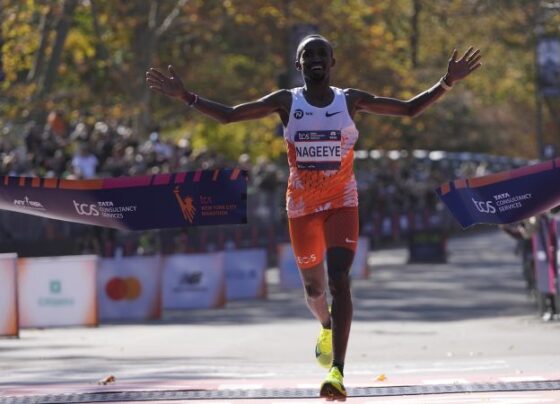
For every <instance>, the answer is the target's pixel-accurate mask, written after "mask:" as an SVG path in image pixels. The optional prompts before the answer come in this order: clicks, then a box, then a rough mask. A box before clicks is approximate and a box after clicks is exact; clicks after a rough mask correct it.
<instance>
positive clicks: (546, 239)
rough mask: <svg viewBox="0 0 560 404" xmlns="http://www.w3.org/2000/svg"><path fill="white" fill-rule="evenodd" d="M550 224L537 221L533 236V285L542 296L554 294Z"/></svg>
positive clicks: (540, 220) (554, 277)
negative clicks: (537, 224)
mask: <svg viewBox="0 0 560 404" xmlns="http://www.w3.org/2000/svg"><path fill="white" fill-rule="evenodd" d="M550 230H551V229H550V223H549V222H548V220H545V219H544V218H542V217H541V218H540V219H539V226H538V228H537V231H536V232H535V234H533V239H532V241H533V259H534V261H535V284H536V288H537V290H538V291H539V292H540V293H542V294H556V286H555V282H556V273H555V272H556V271H555V268H554V260H553V259H552V258H553V257H552V254H553V251H554V249H553V248H552V247H553V246H552V240H551V234H550Z"/></svg>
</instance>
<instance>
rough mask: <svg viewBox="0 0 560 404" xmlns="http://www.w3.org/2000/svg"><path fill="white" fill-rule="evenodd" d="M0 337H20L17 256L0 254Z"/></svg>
mask: <svg viewBox="0 0 560 404" xmlns="http://www.w3.org/2000/svg"><path fill="white" fill-rule="evenodd" d="M0 335H5V336H11V337H17V336H19V316H18V308H17V254H0Z"/></svg>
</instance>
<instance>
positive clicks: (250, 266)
mask: <svg viewBox="0 0 560 404" xmlns="http://www.w3.org/2000/svg"><path fill="white" fill-rule="evenodd" d="M224 265H225V277H226V299H227V300H228V301H229V300H241V299H264V298H266V279H265V271H266V266H267V256H266V250H264V249H250V250H237V251H235V250H234V251H227V252H225V253H224Z"/></svg>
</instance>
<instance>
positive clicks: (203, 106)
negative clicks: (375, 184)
mask: <svg viewBox="0 0 560 404" xmlns="http://www.w3.org/2000/svg"><path fill="white" fill-rule="evenodd" d="M480 58H481V55H480V51H479V50H474V49H473V48H472V47H471V48H469V49H468V50H467V51H466V52H465V54H464V55H463V56H462V57H461V58H460V59H457V50H454V51H453V54H452V55H451V58H450V59H449V64H448V68H447V74H446V75H445V76H444V77H442V78H441V79H440V80H439V81H438V83H437V84H435V85H434V86H433V87H432V88H430V89H429V90H427V91H424V92H423V93H421V94H418V95H417V96H415V97H414V98H412V99H410V100H407V101H401V100H397V99H393V98H386V97H378V96H375V95H373V94H370V93H368V92H365V91H362V90H357V89H353V88H348V89H344V90H342V89H339V88H335V87H331V86H330V85H329V83H330V72H331V68H332V67H334V65H335V59H334V55H333V48H332V46H331V44H330V43H329V41H328V40H327V39H325V38H324V37H323V36H320V35H310V36H308V37H306V38H304V39H303V40H302V41H301V42H300V44H299V46H298V48H297V54H296V61H295V67H296V69H297V70H299V71H301V73H302V74H303V78H304V81H305V85H304V86H303V87H300V88H294V89H291V90H287V89H284V90H278V91H275V92H273V93H271V94H268V95H266V96H264V97H262V98H261V99H259V100H256V101H251V102H247V103H244V104H240V105H236V106H233V107H232V106H227V105H223V104H221V103H218V102H216V101H211V100H208V99H205V98H202V97H199V96H198V95H197V94H195V93H194V92H192V91H190V90H187V89H186V88H185V87H184V85H183V82H182V80H181V79H180V78H179V77H178V76H177V74H176V73H175V70H174V69H173V67H172V66H169V67H168V71H169V76H168V75H165V74H163V73H162V72H160V71H158V70H156V69H153V68H151V69H149V70H148V72H147V73H146V81H147V84H148V86H149V87H150V88H151V89H152V90H154V91H157V92H159V93H162V94H164V95H167V96H169V97H174V98H178V99H181V100H182V101H184V102H185V103H186V104H187V105H189V106H191V107H192V108H195V109H196V110H198V111H199V112H201V113H203V114H205V115H208V116H209V117H211V118H213V119H215V120H217V121H219V122H221V123H224V124H227V123H231V122H239V121H244V120H250V119H258V118H263V117H265V116H268V115H270V114H273V113H275V114H278V116H279V117H280V119H281V121H282V123H283V125H284V139H285V141H286V146H287V151H288V163H289V169H290V175H289V179H288V190H287V193H286V201H287V211H288V219H289V220H288V221H289V228H290V239H291V243H292V247H293V250H294V254H295V256H296V260H297V264H298V267H299V270H300V273H301V277H302V280H303V285H304V289H305V297H306V301H307V304H308V306H309V308H310V310H311V312H312V313H313V315H314V316H315V317H316V318H317V319H318V320H319V322H320V323H321V325H322V329H321V332H320V335H319V338H318V340H317V344H316V347H315V352H316V356H317V358H318V359H323V358H325V357H327V358H329V359H330V357H331V355H332V361H330V360H328V361H326V365H327V366H328V367H329V368H330V370H329V373H328V375H327V377H326V379H325V380H324V382H323V383H322V385H321V389H320V395H321V397H325V398H327V399H331V400H332V399H335V400H345V398H346V390H345V388H344V384H343V374H344V358H345V356H346V347H347V344H348V337H349V333H350V324H351V322H352V298H351V293H350V274H349V272H350V266H351V265H352V260H353V259H354V252H355V250H356V245H357V240H358V193H357V187H356V179H355V177H354V172H353V159H354V152H353V147H354V144H355V143H356V140H357V139H358V131H357V129H356V126H355V125H354V121H353V117H354V115H355V114H356V113H357V112H369V113H375V114H381V115H397V116H410V117H414V116H417V115H418V114H420V113H421V112H422V111H424V110H425V109H426V108H427V107H428V106H430V105H431V104H433V103H434V102H435V101H436V100H437V99H438V98H440V97H441V96H442V95H443V94H444V93H445V92H446V91H448V90H450V89H451V88H452V86H453V85H454V84H455V82H457V81H459V80H461V79H463V78H465V77H466V76H468V75H469V74H470V73H471V72H473V71H474V70H475V69H477V68H478V67H479V66H480ZM325 253H326V259H327V268H328V270H327V275H328V276H327V277H328V288H329V291H330V293H331V296H332V306H331V310H330V312H329V307H328V303H327V293H326V288H327V281H326V279H325V267H324V263H323V261H324V260H323V257H324V256H325ZM321 362H322V364H323V365H324V364H325V361H321Z"/></svg>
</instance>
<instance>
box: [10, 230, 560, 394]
mask: <svg viewBox="0 0 560 404" xmlns="http://www.w3.org/2000/svg"><path fill="white" fill-rule="evenodd" d="M449 251H450V256H449V262H448V263H447V264H414V265H409V264H407V263H406V261H407V251H406V250H405V249H391V250H382V251H376V252H373V253H372V254H371V256H370V258H369V264H370V277H369V279H366V280H356V281H354V283H353V295H354V302H355V303H354V309H355V317H354V323H353V326H352V332H351V339H350V344H349V349H348V356H347V363H346V369H345V374H346V376H345V383H346V385H347V387H348V388H349V390H350V393H351V395H352V393H355V394H354V395H355V396H360V397H356V398H350V399H349V400H350V401H353V402H375V403H378V402H383V403H385V402H386V403H401V402H402V403H420V402H422V403H424V402H426V403H478V402H500V403H541V402H542V403H545V402H546V403H550V402H560V390H558V389H557V387H554V386H556V385H554V386H553V387H551V388H546V387H545V391H532V390H533V389H531V388H530V386H529V387H527V386H528V385H527V386H526V385H523V384H521V385H519V383H526V382H549V381H558V380H560V323H558V322H549V323H545V322H542V321H541V320H540V319H539V318H538V316H537V311H536V308H535V305H534V303H533V302H532V301H531V299H530V298H529V297H528V295H527V293H526V291H525V285H524V281H523V279H522V276H521V264H520V258H519V257H518V256H516V255H515V254H514V241H513V240H512V239H510V238H509V237H508V236H506V235H504V234H502V233H500V232H485V233H471V234H469V233H464V234H462V235H461V237H457V238H454V239H452V240H450V242H449ZM276 275H277V274H276V272H275V270H274V269H271V270H269V274H268V279H269V296H268V299H266V300H258V301H242V302H234V303H228V305H227V307H225V308H223V309H217V310H193V311H183V312H166V313H165V315H164V318H163V319H162V320H160V321H156V322H150V323H143V324H138V323H136V324H113V325H102V326H99V327H97V328H59V329H44V330H23V331H22V332H21V334H20V338H19V339H0V375H1V378H0V402H14V403H16V402H23V401H21V400H23V399H24V398H25V397H27V398H29V397H30V396H32V395H35V396H43V395H47V394H49V395H51V396H50V397H51V398H52V395H54V394H67V395H68V394H74V396H72V397H74V398H76V399H77V400H78V399H80V400H82V401H83V400H86V399H88V400H89V398H88V397H89V396H87V397H86V396H84V394H86V395H87V394H93V393H95V394H97V393H100V392H113V393H115V392H116V393H123V392H125V393H126V392H129V393H130V392H138V391H152V392H156V393H154V395H153V396H152V397H151V398H150V399H149V400H148V399H147V398H146V397H144V398H143V400H144V401H155V402H177V401H180V400H181V399H182V398H181V396H180V395H178V396H175V397H171V396H165V394H164V392H166V391H167V392H171V393H170V394H173V392H183V393H181V394H186V393H185V392H190V393H189V394H194V393H192V392H195V391H199V392H204V393H200V394H202V395H201V396H200V397H198V396H197V397H198V398H200V399H203V398H208V397H209V396H211V395H212V398H214V400H213V401H212V403H216V402H220V403H224V402H235V403H242V402H245V401H251V399H250V398H251V397H244V396H243V394H241V395H240V396H236V393H235V392H239V391H247V390H252V391H254V392H256V393H255V394H256V395H257V396H258V395H259V394H261V396H262V395H263V394H268V393H269V392H271V391H278V389H292V390H290V391H288V393H285V392H284V393H279V395H278V396H275V395H274V394H272V397H270V398H269V399H267V401H275V402H285V401H287V400H288V401H289V400H292V398H290V397H291V396H290V394H292V393H293V394H295V393H298V392H299V393H298V394H300V397H299V398H296V399H297V400H298V401H300V402H301V401H318V400H317V399H313V397H314V394H315V393H314V392H315V391H316V390H317V389H318V386H319V384H320V382H321V380H322V378H323V377H324V374H325V371H324V370H323V369H321V368H319V367H318V366H317V365H316V363H315V359H314V355H313V352H314V343H315V338H316V335H317V332H318V331H319V325H318V324H317V323H316V322H315V321H314V320H313V318H312V316H311V314H310V313H309V312H308V310H307V308H306V306H305V303H304V300H303V293H302V291H301V290H289V291H284V290H280V289H279V287H278V284H277V282H276V278H277V276H276ZM109 375H113V376H115V378H116V382H115V383H111V384H109V385H107V386H98V385H97V381H98V380H100V379H102V378H104V377H107V376H109ZM476 383H479V384H480V383H482V384H486V385H493V386H496V384H497V383H498V384H499V383H502V384H504V383H505V385H504V386H505V387H504V389H502V390H505V391H495V392H490V391H486V390H484V391H485V392H480V393H477V391H478V390H476V389H473V388H472V386H474V385H475V384H476ZM508 383H509V384H508ZM406 386H409V387H407V388H409V390H406V388H405V387H406ZM410 386H416V387H418V386H420V387H422V388H421V389H420V390H421V391H420V393H421V394H420V393H418V392H417V393H415V394H412V393H411V392H410ZM430 386H436V387H437V386H456V387H457V386H458V387H459V388H458V390H461V389H462V386H465V388H464V389H463V390H467V391H468V390H469V389H470V392H455V393H446V392H447V390H445V389H443V390H441V391H439V392H437V391H436V392H435V393H434V392H432V391H431V389H432V387H430ZM469 386H471V387H469ZM385 387H395V388H397V390H393V391H392V393H391V394H388V393H387V394H386V395H383V394H382V393H383V391H381V390H378V391H377V392H376V391H375V389H382V388H385ZM508 387H510V388H513V389H510V390H508V389H507V388H508ZM363 388H366V389H370V390H367V391H365V393H364V391H362V390H359V389H363ZM371 389H373V390H371ZM398 389H401V390H398ZM422 389H424V390H422ZM435 390H437V388H436V389H435ZM537 390H538V389H537ZM157 392H161V394H160V395H158V394H159V393H157ZM368 392H369V393H368ZM372 392H373V393H372ZM370 393H371V394H370ZM401 393H402V394H401ZM80 394H81V395H82V396H80ZM197 394H199V393H197ZM205 394H206V395H205ZM282 394H284V395H282ZM376 394H380V395H381V396H375V395H376ZM296 395H297V394H296ZM18 397H19V398H18ZM68 397H70V396H66V398H65V397H62V399H64V398H65V400H66V401H68V400H69V398H68ZM95 397H96V400H97V401H104V402H117V401H120V400H121V401H127V400H132V399H134V397H133V396H131V397H128V398H126V397H124V396H115V395H113V396H111V395H108V396H105V399H103V400H101V399H100V398H99V397H100V396H99V395H98V396H95ZM119 397H121V398H120V399H119ZM123 397H124V398H123ZM166 397H167V398H166ZM193 397H194V398H197V397H195V396H188V394H187V396H185V397H183V398H184V399H186V398H191V399H192V398H193ZM39 398H40V397H39ZM137 399H138V400H139V398H137ZM168 399H169V401H166V400H168ZM234 399H235V400H234ZM18 400H20V401H18ZM175 400H177V401H175ZM220 400H221V401H220ZM38 401H40V400H38ZM38 401H37V400H36V402H38ZM62 401H64V400H62ZM261 402H263V401H262V399H261Z"/></svg>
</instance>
